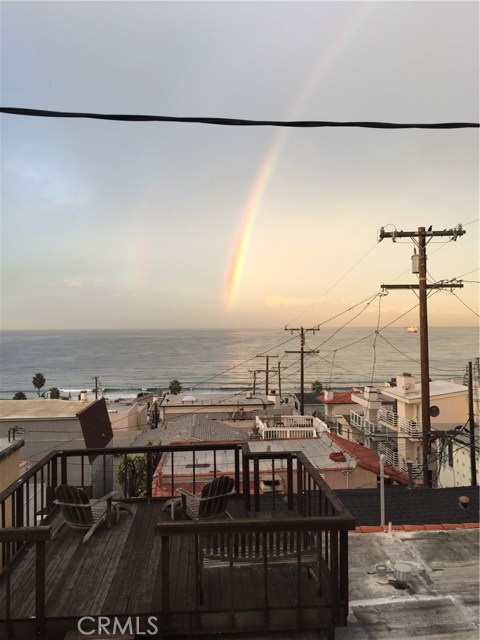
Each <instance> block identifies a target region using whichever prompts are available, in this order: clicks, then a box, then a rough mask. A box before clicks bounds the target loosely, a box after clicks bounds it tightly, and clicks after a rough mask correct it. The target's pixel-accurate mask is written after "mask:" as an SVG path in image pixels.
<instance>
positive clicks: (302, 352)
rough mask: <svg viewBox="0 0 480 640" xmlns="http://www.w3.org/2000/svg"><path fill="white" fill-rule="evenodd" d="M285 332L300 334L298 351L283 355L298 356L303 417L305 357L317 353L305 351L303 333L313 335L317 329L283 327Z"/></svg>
mask: <svg viewBox="0 0 480 640" xmlns="http://www.w3.org/2000/svg"><path fill="white" fill-rule="evenodd" d="M285 331H290V332H291V333H293V332H294V331H298V332H299V333H300V351H285V353H299V354H300V414H301V415H302V416H303V415H304V411H305V380H304V368H305V355H312V354H314V353H318V351H317V350H308V351H305V333H306V332H307V331H311V332H312V333H315V331H317V329H304V328H303V327H299V328H298V329H292V328H290V327H285Z"/></svg>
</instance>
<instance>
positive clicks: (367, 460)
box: [322, 431, 408, 486]
mask: <svg viewBox="0 0 480 640" xmlns="http://www.w3.org/2000/svg"><path fill="white" fill-rule="evenodd" d="M322 435H324V436H325V437H326V438H330V440H332V441H333V442H334V443H335V444H336V445H338V446H339V447H340V449H342V450H343V451H345V452H346V453H348V455H349V456H351V457H352V458H353V459H354V460H356V461H357V464H358V466H359V467H360V468H362V469H366V470H367V471H371V472H372V473H376V474H377V475H379V473H380V458H379V455H378V453H377V452H376V451H372V450H371V449H369V448H368V447H364V446H363V445H361V444H359V443H358V442H352V441H351V440H345V438H342V437H340V436H337V435H336V434H334V433H330V432H328V431H325V433H324V434H322ZM384 471H385V475H387V476H388V477H389V478H390V479H391V480H393V481H394V482H397V483H398V484H401V485H403V486H407V484H408V474H407V473H403V472H402V471H400V469H397V467H393V466H391V465H389V464H386V465H385V469H384Z"/></svg>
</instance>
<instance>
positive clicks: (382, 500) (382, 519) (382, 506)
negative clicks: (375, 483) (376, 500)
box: [380, 453, 387, 527]
mask: <svg viewBox="0 0 480 640" xmlns="http://www.w3.org/2000/svg"><path fill="white" fill-rule="evenodd" d="M386 460H387V456H386V455H385V454H384V453H382V454H380V526H381V527H383V526H384V525H385V473H384V469H385V462H386Z"/></svg>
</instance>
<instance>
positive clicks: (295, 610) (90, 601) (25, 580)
mask: <svg viewBox="0 0 480 640" xmlns="http://www.w3.org/2000/svg"><path fill="white" fill-rule="evenodd" d="M241 504H242V503H241V501H239V500H233V501H232V506H231V508H230V511H233V512H235V513H236V515H237V516H238V515H241V516H243V517H245V512H244V511H243V510H242V509H241ZM162 506H163V505H162V503H160V502H151V503H137V504H133V505H132V514H131V515H128V514H126V513H124V512H122V515H121V520H120V522H119V523H118V524H117V525H114V526H113V527H112V528H111V529H107V528H105V527H102V528H100V529H99V530H98V531H97V532H95V534H94V535H93V537H92V538H91V539H90V541H89V542H87V543H86V544H82V542H81V541H82V537H83V535H84V532H82V531H77V530H74V529H71V528H68V527H64V528H63V529H62V530H61V531H60V532H59V534H58V536H57V537H56V538H55V539H54V540H53V541H49V542H47V545H46V618H47V630H48V633H47V637H48V638H49V639H50V638H52V640H53V639H55V638H63V634H64V632H65V631H66V630H67V629H75V628H76V625H77V621H78V619H79V618H81V617H82V616H91V617H92V618H96V617H98V616H109V617H114V616H116V617H118V618H122V619H125V617H138V618H139V620H140V623H139V624H140V626H141V627H142V624H143V627H142V628H145V623H146V621H147V618H148V616H156V617H158V620H159V621H160V620H162V613H165V599H164V596H162V572H161V544H162V543H161V537H160V536H156V535H155V524H156V523H157V522H158V521H159V519H160V518H161V519H164V518H166V517H169V515H168V514H166V513H165V512H163V511H162ZM241 511H243V513H241ZM252 517H258V514H257V515H255V514H252ZM58 518H59V516H57V520H56V521H54V522H53V526H54V527H56V526H57V525H58V524H59V520H58ZM195 558H196V555H195V538H192V537H191V536H185V535H180V536H174V537H173V538H172V541H171V548H170V567H169V588H168V591H169V594H168V608H169V612H168V613H169V619H170V622H169V629H170V630H171V633H172V634H173V635H179V634H189V633H193V632H196V631H203V632H204V633H210V634H211V633H213V632H215V631H217V630H218V631H225V630H226V629H228V630H231V631H235V630H245V624H246V623H247V620H253V622H252V624H253V625H254V627H256V628H261V626H262V625H263V626H265V627H266V628H275V624H273V626H272V620H271V619H270V620H265V618H266V617H270V618H272V617H273V616H272V614H274V615H275V616H278V621H279V626H278V628H285V622H284V620H285V616H288V615H290V616H294V617H295V616H296V620H297V622H298V624H299V625H303V624H304V625H305V626H307V627H314V628H315V627H316V626H318V627H324V626H329V625H330V624H331V618H332V613H331V609H330V608H328V607H326V606H324V605H325V602H324V601H323V600H322V598H321V597H320V596H319V595H318V589H317V582H316V580H314V579H311V574H310V573H309V570H308V566H305V567H302V570H301V573H297V571H296V569H297V567H296V562H295V561H294V560H293V561H291V562H285V563H278V564H273V565H272V566H269V567H268V573H267V572H266V571H265V566H264V565H263V564H262V563H256V564H255V563H244V564H242V563H239V564H238V565H237V564H236V565H235V567H231V566H230V565H229V563H228V562H221V561H220V562H219V561H211V560H206V562H205V568H204V570H203V571H202V587H203V588H202V594H203V601H202V602H201V603H199V597H198V582H197V576H196V572H195ZM266 576H267V577H266ZM11 585H12V589H11V598H10V608H11V619H12V621H14V625H13V628H14V629H15V631H16V634H17V635H16V637H21V638H22V640H27V639H28V638H33V637H35V635H34V629H33V625H32V623H31V617H32V616H34V615H35V546H34V545H33V546H32V548H30V549H28V550H27V551H26V553H25V554H24V555H23V557H21V558H20V559H19V560H18V561H17V562H16V563H15V565H14V567H13V570H12V575H11ZM0 587H1V592H0V619H1V620H2V624H5V623H4V621H5V605H6V603H5V577H4V576H3V577H2V579H1V580H0ZM299 594H301V595H300V596H299ZM266 601H268V612H267V613H266V611H267V608H266V607H265V602H266ZM233 602H234V603H235V606H234V607H233ZM162 603H163V605H162ZM162 606H163V611H162ZM234 609H235V613H234ZM215 612H216V614H217V616H216V617H214V616H213V617H212V613H215ZM243 612H245V615H244V614H243ZM255 612H256V613H255ZM289 612H290V613H289ZM247 613H248V615H247ZM252 613H253V618H252ZM163 619H164V618H163ZM21 621H23V622H21ZM90 624H91V623H90ZM159 624H160V623H159ZM258 625H260V627H258ZM252 630H253V629H252ZM18 634H20V635H18ZM0 637H4V636H3V635H2V630H1V629H0Z"/></svg>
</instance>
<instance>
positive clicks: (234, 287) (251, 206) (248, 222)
mask: <svg viewBox="0 0 480 640" xmlns="http://www.w3.org/2000/svg"><path fill="white" fill-rule="evenodd" d="M367 8H368V5H367V3H363V2H359V3H357V4H356V6H355V7H354V8H353V9H352V13H351V14H350V15H348V16H347V18H346V19H345V20H344V22H343V23H342V25H341V27H340V28H339V29H338V30H337V32H336V33H335V34H334V35H333V36H332V37H331V38H330V41H329V43H328V46H327V47H326V49H325V51H324V53H323V55H322V56H321V58H320V59H319V60H318V62H317V63H316V64H315V65H314V66H313V68H312V69H311V71H310V73H309V74H308V76H307V78H306V80H305V82H304V84H303V87H302V90H301V91H300V93H299V95H298V96H297V98H296V100H295V101H294V102H293V103H292V105H291V106H290V108H289V109H288V114H287V116H286V117H285V118H284V119H285V120H294V119H295V117H296V115H297V114H298V113H299V112H300V111H301V109H302V108H303V107H304V106H305V105H306V104H307V103H308V101H309V100H310V99H311V97H312V94H313V92H314V90H315V89H316V88H317V86H318V83H319V81H320V79H321V77H322V75H323V74H324V73H325V71H326V70H327V69H328V67H329V66H330V65H331V63H332V61H333V60H334V58H335V56H336V55H337V54H338V52H339V50H340V49H341V48H342V47H343V46H344V44H345V43H346V41H347V40H348V39H349V38H350V37H351V35H352V34H353V32H354V31H355V30H356V29H358V27H359V25H360V22H361V18H364V16H365V15H366V11H367ZM288 132H289V129H286V128H279V129H278V132H277V134H276V136H275V138H274V140H273V143H272V144H271V146H270V148H269V149H268V151H267V153H266V154H265V157H264V158H263V160H262V162H261V163H260V166H259V168H258V171H257V173H256V176H255V179H254V181H253V183H252V186H251V187H250V190H249V194H248V197H247V201H246V203H245V206H244V208H243V213H242V216H241V219H240V224H239V226H238V230H237V234H236V237H235V240H234V243H233V247H232V251H231V252H230V258H229V261H228V266H227V271H226V278H225V293H224V306H225V308H227V309H228V308H231V307H232V306H233V304H234V302H235V300H236V298H237V293H238V289H239V285H240V280H241V275H242V271H243V266H244V264H245V258H246V255H247V249H248V243H249V239H250V237H251V234H252V230H253V227H254V222H255V217H256V214H257V212H258V210H259V208H260V204H261V201H262V197H263V195H264V193H265V191H266V188H267V186H268V182H269V180H270V178H271V176H272V174H273V172H274V169H275V165H276V163H277V160H278V158H279V157H280V153H281V150H282V146H283V143H284V142H285V140H286V138H287V134H288Z"/></svg>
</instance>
